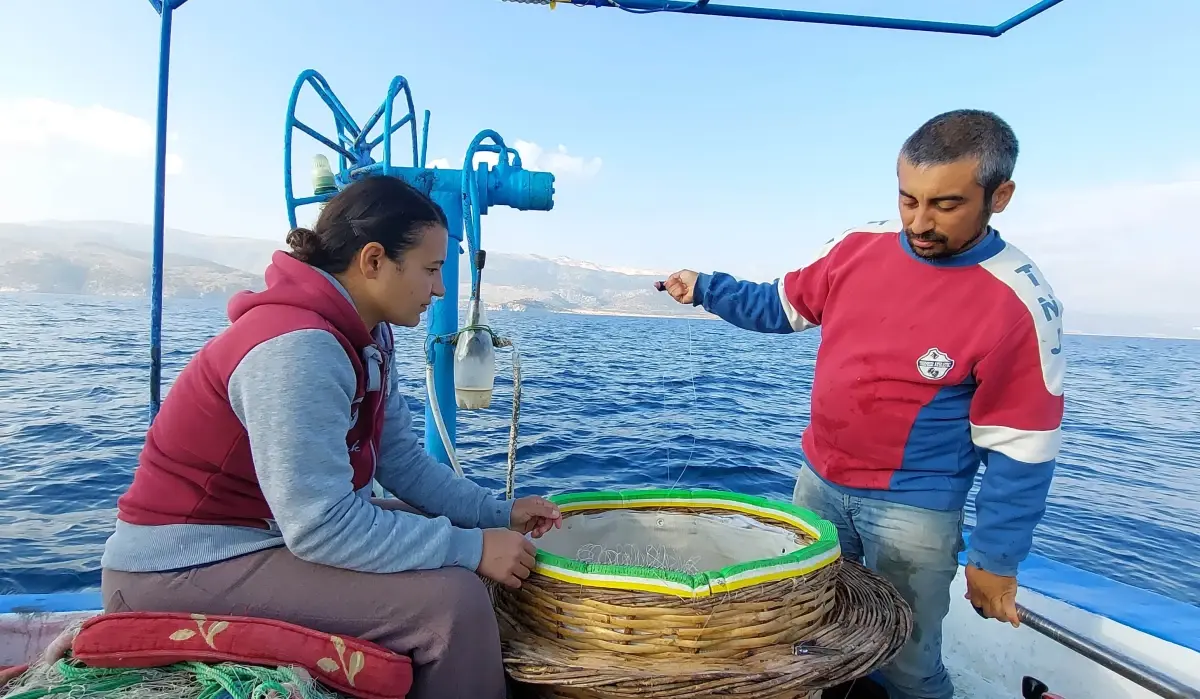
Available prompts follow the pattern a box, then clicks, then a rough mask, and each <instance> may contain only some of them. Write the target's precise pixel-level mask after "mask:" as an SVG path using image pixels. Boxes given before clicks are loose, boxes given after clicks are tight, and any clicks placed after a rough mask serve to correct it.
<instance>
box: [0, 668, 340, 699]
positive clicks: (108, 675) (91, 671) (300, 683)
mask: <svg viewBox="0 0 1200 699" xmlns="http://www.w3.org/2000/svg"><path fill="white" fill-rule="evenodd" d="M340 696H341V695H339V694H337V693H336V692H333V691H331V690H329V689H326V688H324V687H322V686H321V685H320V684H318V683H316V682H314V681H313V680H312V678H311V677H309V676H308V673H307V672H305V671H304V670H299V669H292V668H287V667H278V668H268V667H258V666H253V665H240V664H237V663H218V664H212V665H209V664H205V663H194V662H187V663H176V664H174V665H167V666H165V667H154V668H120V669H106V668H94V667H86V666H84V665H82V664H80V663H78V662H76V661H74V660H70V659H64V660H59V661H57V662H55V663H52V664H43V663H39V664H35V665H33V666H32V667H30V669H29V670H28V671H27V672H26V673H25V674H24V675H21V676H20V677H19V678H17V679H15V680H13V681H12V682H11V683H9V684H8V685H7V686H6V687H0V699H43V698H49V699H60V698H61V699H66V698H68V697H69V698H70V699H81V698H82V697H104V699H176V698H181V697H187V698H188V699H193V698H194V699H289V698H290V699H339V697H340Z"/></svg>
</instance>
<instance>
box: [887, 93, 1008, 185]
mask: <svg viewBox="0 0 1200 699" xmlns="http://www.w3.org/2000/svg"><path fill="white" fill-rule="evenodd" d="M1019 150H1020V148H1019V146H1018V145H1017V136H1016V134H1014V133H1013V130H1012V128H1010V127H1009V125H1008V124H1006V123H1004V120H1003V119H1001V118H1000V117H998V116H996V115H995V114H993V113H991V112H985V111H982V110H979V109H956V110H954V111H952V112H946V113H945V114H939V115H937V116H935V117H934V118H932V119H930V120H929V121H927V122H925V123H924V124H922V125H921V128H919V129H917V130H916V131H914V132H913V135H911V136H909V137H908V140H906V141H905V142H904V146H903V147H902V148H901V149H900V157H902V158H904V160H906V161H907V162H908V163H909V164H910V165H915V166H917V167H928V166H930V165H945V164H947V163H953V162H956V161H959V160H962V159H963V158H973V159H975V160H978V161H979V168H978V170H976V172H975V179H976V181H977V182H978V183H979V186H981V187H983V191H984V196H986V197H991V196H992V193H993V192H995V191H996V188H997V187H999V186H1000V185H1002V184H1004V183H1005V182H1007V181H1008V180H1011V179H1012V175H1013V170H1014V169H1015V168H1016V166H1017V153H1018V151H1019Z"/></svg>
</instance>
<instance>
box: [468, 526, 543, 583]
mask: <svg viewBox="0 0 1200 699" xmlns="http://www.w3.org/2000/svg"><path fill="white" fill-rule="evenodd" d="M536 555H537V549H536V548H535V547H534V545H533V544H532V543H530V542H529V540H528V539H526V538H525V536H524V535H522V534H520V533H519V532H514V531H509V530H507V529H484V530H483V556H482V557H481V558H480V559H479V568H477V569H476V571H475V572H477V573H479V574H480V575H482V576H483V577H485V578H487V579H488V580H495V581H496V582H498V583H500V584H501V585H503V586H505V587H509V588H512V589H514V590H515V589H517V588H518V587H520V586H521V581H523V580H524V579H525V578H528V577H529V572H530V571H532V570H533V564H534V556H536Z"/></svg>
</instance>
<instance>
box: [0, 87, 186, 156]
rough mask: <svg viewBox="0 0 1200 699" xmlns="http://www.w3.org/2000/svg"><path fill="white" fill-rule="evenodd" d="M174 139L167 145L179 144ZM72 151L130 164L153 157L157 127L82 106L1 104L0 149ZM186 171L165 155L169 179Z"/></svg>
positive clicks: (30, 101)
mask: <svg viewBox="0 0 1200 699" xmlns="http://www.w3.org/2000/svg"><path fill="white" fill-rule="evenodd" d="M176 138H177V134H170V138H169V139H168V140H172V141H173V140H175V139H176ZM62 145H66V146H70V147H74V148H82V149H87V150H91V151H95V152H97V153H100V154H105V155H110V156H117V157H121V158H129V159H138V160H140V159H145V158H151V159H152V158H153V157H154V127H153V125H151V123H150V122H149V121H147V120H145V119H142V118H140V117H136V116H133V115H131V114H126V113H124V112H119V111H116V110H113V109H109V108H108V107H104V106H101V105H91V106H87V107H78V106H75V105H71V104H66V103H64V102H55V101H53V100H48V99H43V98H38V97H32V98H21V99H9V100H0V146H3V147H5V148H9V149H16V150H26V151H33V152H38V151H45V150H48V149H51V148H55V147H58V146H62ZM182 171H183V159H182V158H181V157H180V156H179V155H178V154H177V153H168V154H167V174H172V175H174V174H179V173H180V172H182Z"/></svg>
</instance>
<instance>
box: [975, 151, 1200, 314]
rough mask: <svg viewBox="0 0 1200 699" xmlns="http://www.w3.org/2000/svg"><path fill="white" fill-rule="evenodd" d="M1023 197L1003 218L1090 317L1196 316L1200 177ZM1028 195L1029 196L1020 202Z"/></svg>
mask: <svg viewBox="0 0 1200 699" xmlns="http://www.w3.org/2000/svg"><path fill="white" fill-rule="evenodd" d="M1182 172H1183V173H1184V174H1183V175H1182V176H1180V177H1178V178H1176V179H1167V178H1164V179H1163V180H1160V181H1157V182H1137V181H1134V182H1121V183H1114V184H1109V185H1105V186H1101V187H1094V188H1087V189H1062V190H1041V191H1032V192H1031V191H1028V190H1027V191H1025V192H1021V190H1020V187H1018V197H1020V198H1018V199H1014V201H1013V205H1012V207H1011V208H1010V213H1005V214H1002V215H1001V216H999V217H997V221H996V227H997V228H999V229H1000V230H1001V231H1002V232H1003V235H1004V236H1005V238H1007V239H1008V240H1011V241H1013V242H1014V243H1015V244H1016V245H1017V246H1019V247H1020V248H1021V249H1022V250H1024V251H1025V252H1026V253H1028V254H1029V255H1030V257H1032V258H1033V259H1034V260H1035V261H1036V262H1037V264H1038V266H1039V267H1041V268H1042V270H1043V271H1044V272H1045V273H1046V274H1047V276H1048V277H1049V278H1050V281H1051V283H1052V284H1053V285H1054V289H1055V293H1057V294H1058V295H1059V296H1060V297H1062V298H1063V300H1064V301H1065V302H1066V303H1067V307H1068V308H1071V307H1074V308H1076V309H1079V310H1086V311H1089V312H1110V313H1132V314H1137V315H1147V316H1154V315H1161V314H1196V313H1197V310H1196V299H1200V275H1197V274H1196V270H1197V269H1198V268H1200V237H1197V235H1196V233H1195V228H1196V226H1195V224H1194V220H1195V217H1196V209H1197V207H1200V176H1197V174H1196V173H1197V171H1196V170H1195V169H1192V170H1188V169H1186V168H1185V169H1183V171H1182ZM1022 195H1023V196H1022Z"/></svg>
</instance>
